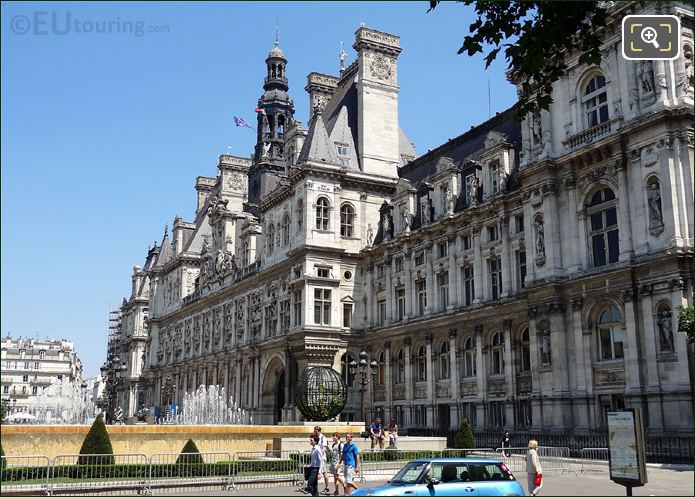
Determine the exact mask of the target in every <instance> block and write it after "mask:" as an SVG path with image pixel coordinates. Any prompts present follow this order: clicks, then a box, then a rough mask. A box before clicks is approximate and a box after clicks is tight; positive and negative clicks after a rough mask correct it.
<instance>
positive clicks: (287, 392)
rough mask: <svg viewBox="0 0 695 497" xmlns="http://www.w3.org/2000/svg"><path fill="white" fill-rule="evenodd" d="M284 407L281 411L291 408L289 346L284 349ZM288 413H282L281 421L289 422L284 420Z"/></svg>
mask: <svg viewBox="0 0 695 497" xmlns="http://www.w3.org/2000/svg"><path fill="white" fill-rule="evenodd" d="M284 388H285V405H284V406H283V409H288V408H290V407H291V406H292V349H291V348H290V346H289V345H287V346H286V347H285V385H284ZM287 414H288V413H283V419H282V420H283V421H289V419H286V417H285V416H286V415H287Z"/></svg>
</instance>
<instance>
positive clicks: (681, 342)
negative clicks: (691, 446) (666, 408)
mask: <svg viewBox="0 0 695 497" xmlns="http://www.w3.org/2000/svg"><path fill="white" fill-rule="evenodd" d="M670 285H671V287H672V290H671V302H672V305H671V322H672V325H671V329H672V330H673V348H674V350H675V351H676V354H677V359H678V360H677V361H676V362H675V363H674V369H675V371H674V374H673V378H674V379H676V378H677V380H675V381H677V382H678V383H675V381H674V383H675V384H674V385H673V389H674V390H676V389H677V390H678V391H679V392H683V393H685V392H689V395H690V394H692V384H690V378H691V376H690V371H689V370H688V359H689V357H692V356H690V354H692V345H690V344H689V343H688V340H687V338H686V335H685V333H681V332H680V331H677V330H678V306H680V305H682V306H683V307H687V306H688V299H687V297H686V296H685V295H684V293H685V289H686V287H685V284H684V282H683V280H681V279H677V280H671V281H670ZM690 305H692V298H691V300H690ZM681 406H684V409H683V410H684V411H685V412H681V416H679V417H678V418H677V419H679V420H680V423H681V426H679V427H678V429H679V430H683V431H692V402H690V403H688V401H687V400H684V401H683V403H681ZM669 429H672V428H671V427H669Z"/></svg>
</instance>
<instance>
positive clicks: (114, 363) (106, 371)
mask: <svg viewBox="0 0 695 497" xmlns="http://www.w3.org/2000/svg"><path fill="white" fill-rule="evenodd" d="M127 369H128V366H127V365H126V363H125V361H121V360H120V357H118V356H110V357H109V359H108V360H107V362H106V363H104V365H103V366H101V368H100V371H101V377H102V378H104V380H105V384H106V387H105V389H104V397H105V399H106V400H107V409H106V415H107V417H108V422H109V424H113V413H114V412H115V410H116V404H117V403H118V392H117V387H118V383H119V382H120V379H121V377H122V375H123V374H124V373H125V371H126V370H127Z"/></svg>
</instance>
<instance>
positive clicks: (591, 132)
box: [562, 116, 623, 149]
mask: <svg viewBox="0 0 695 497" xmlns="http://www.w3.org/2000/svg"><path fill="white" fill-rule="evenodd" d="M622 122H623V117H622V116H618V117H614V118H613V119H609V120H608V121H606V122H603V123H601V124H599V125H597V126H592V127H591V128H589V129H585V130H584V131H580V132H579V133H577V134H575V135H572V136H570V137H569V138H567V139H566V140H563V141H562V144H563V145H564V146H565V148H569V149H574V148H577V147H581V146H584V145H587V144H589V143H591V142H593V141H595V140H597V139H600V138H602V137H603V136H606V135H609V134H610V133H612V132H613V131H616V130H618V129H620V127H621V125H622Z"/></svg>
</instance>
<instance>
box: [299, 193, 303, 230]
mask: <svg viewBox="0 0 695 497" xmlns="http://www.w3.org/2000/svg"><path fill="white" fill-rule="evenodd" d="M303 224H304V202H303V201H302V200H301V199H300V200H298V201H297V228H299V229H300V230H301V229H302V225H303Z"/></svg>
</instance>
